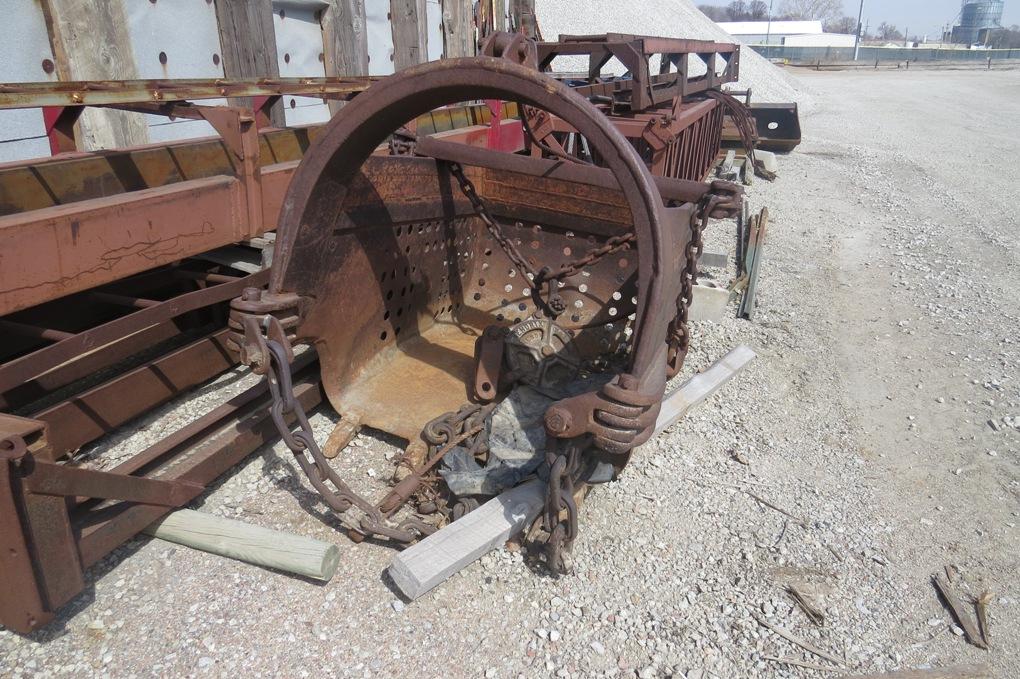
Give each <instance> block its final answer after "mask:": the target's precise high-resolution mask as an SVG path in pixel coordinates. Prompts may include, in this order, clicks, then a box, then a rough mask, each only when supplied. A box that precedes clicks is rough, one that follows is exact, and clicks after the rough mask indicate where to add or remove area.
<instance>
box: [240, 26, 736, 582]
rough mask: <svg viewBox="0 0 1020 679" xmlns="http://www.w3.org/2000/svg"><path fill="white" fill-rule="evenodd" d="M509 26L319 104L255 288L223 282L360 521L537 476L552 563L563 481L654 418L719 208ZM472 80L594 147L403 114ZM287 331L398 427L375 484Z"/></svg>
mask: <svg viewBox="0 0 1020 679" xmlns="http://www.w3.org/2000/svg"><path fill="white" fill-rule="evenodd" d="M510 42H511V47H512V49H504V50H502V53H500V52H501V50H499V49H496V50H495V52H493V51H492V50H490V52H493V53H495V54H497V56H485V57H477V58H466V59H450V60H444V61H441V62H433V63H429V64H425V65H422V66H419V67H415V68H412V69H408V70H406V71H402V72H400V73H398V74H396V75H394V76H391V77H389V78H386V79H385V80H383V81H381V82H379V83H378V84H376V85H373V86H372V87H371V88H370V89H369V90H368V91H367V92H365V93H363V94H361V95H359V96H358V97H356V98H355V99H354V100H353V101H352V102H351V103H350V104H348V105H347V106H346V107H345V108H344V109H343V110H342V111H341V112H340V113H339V114H338V115H337V116H336V117H335V118H334V119H333V121H332V122H331V123H329V125H328V127H327V129H326V130H325V132H324V133H323V134H322V135H321V136H320V137H319V138H318V139H317V140H316V142H315V143H314V144H313V146H312V147H311V148H310V149H309V150H308V152H307V154H306V156H305V158H304V160H303V161H302V163H301V165H300V167H299V168H298V169H297V172H296V174H295V176H294V179H293V181H292V183H291V185H290V189H289V192H288V193H287V195H286V198H285V200H284V203H283V209H282V214H281V217H280V221H279V227H278V232H277V250H276V255H275V257H276V259H275V261H274V264H273V270H272V278H271V283H270V285H269V289H268V291H260V290H249V291H247V292H246V293H245V295H244V296H243V297H242V298H239V299H237V300H235V301H234V303H233V305H232V315H231V325H232V328H233V331H234V334H233V341H234V344H235V346H236V348H237V349H238V350H239V351H240V352H241V355H242V358H243V360H244V361H245V362H247V363H249V364H250V365H252V366H254V368H255V369H256V371H259V372H263V373H266V374H267V375H268V377H269V380H270V385H271V387H272V389H273V393H274V397H275V399H276V408H275V410H274V416H276V420H277V423H278V426H280V427H281V430H282V432H283V434H284V438H285V440H286V441H287V443H288V445H290V447H291V449H292V450H293V451H294V452H295V455H296V456H297V459H298V462H299V463H300V464H301V466H302V467H303V469H304V471H305V472H306V473H307V474H308V475H309V478H310V480H311V482H312V483H313V485H315V487H316V488H317V490H319V492H320V493H321V494H322V495H323V498H324V500H325V501H326V502H327V504H329V505H330V506H331V507H332V508H333V509H335V510H337V511H339V512H344V513H346V514H345V515H346V517H347V518H345V519H344V522H345V525H347V526H349V527H350V528H351V533H352V535H353V536H355V537H357V538H358V539H360V538H361V537H363V536H367V535H375V536H382V537H387V538H391V539H394V540H398V541H404V542H409V541H413V540H415V539H417V538H418V537H420V536H421V535H423V534H427V533H430V532H432V531H434V530H435V529H436V528H437V527H438V526H439V525H441V524H442V523H443V522H444V521H448V520H450V519H451V518H455V517H456V516H459V515H460V514H462V513H463V512H464V511H467V510H470V509H471V508H472V507H473V506H477V502H478V500H479V499H484V498H485V497H488V496H491V495H493V494H495V493H497V492H499V491H501V490H503V489H506V488H507V487H509V486H512V485H514V484H516V483H520V482H521V481H523V480H524V479H526V478H532V477H535V476H537V477H538V478H542V479H544V480H545V481H547V482H548V484H549V491H548V498H549V499H548V500H547V503H546V510H545V512H544V518H543V520H542V526H541V529H542V530H539V531H538V532H539V533H541V534H542V536H543V537H542V539H543V540H544V541H546V542H548V543H549V545H550V549H549V554H551V555H552V556H550V557H549V560H550V566H551V567H553V568H557V567H560V566H561V565H562V558H561V557H560V556H559V555H560V554H561V553H562V551H563V549H564V548H565V547H569V544H570V541H571V539H572V538H573V535H574V532H575V531H576V508H575V505H574V497H573V496H574V495H576V493H577V492H578V490H579V489H580V488H582V487H584V485H585V484H587V483H590V482H595V481H599V480H608V479H610V478H612V477H613V475H614V474H615V473H617V472H618V471H619V470H620V469H622V467H623V466H624V464H625V462H626V460H627V457H628V455H629V453H630V451H631V450H632V449H633V448H634V447H635V446H636V445H639V444H640V443H642V442H643V441H644V440H646V439H647V438H648V436H649V435H650V434H651V432H652V429H653V426H654V422H655V417H656V415H657V413H658V409H659V405H660V403H661V399H662V396H663V392H664V389H665V384H666V380H667V375H668V374H673V373H674V372H675V371H676V370H677V369H678V368H679V364H680V363H681V362H682V360H683V355H684V352H685V351H686V305H687V303H688V302H689V291H690V284H691V280H692V276H693V273H694V272H693V270H692V268H691V265H690V264H691V262H692V261H693V254H692V253H693V251H694V249H695V247H696V242H695V240H696V239H697V238H698V236H697V233H698V231H699V229H700V226H701V224H702V222H703V219H704V217H705V216H706V214H712V216H718V213H721V212H725V211H726V210H727V209H728V207H727V205H724V201H723V199H722V198H720V197H719V196H717V195H714V194H712V193H711V191H710V190H709V189H710V187H709V185H707V184H701V183H698V182H685V181H681V180H663V179H661V178H659V179H654V178H653V177H652V176H651V175H650V173H649V171H648V169H647V168H646V167H645V165H644V164H643V163H642V160H641V158H640V157H639V156H638V154H637V153H636V152H635V150H634V148H633V146H632V145H631V144H630V143H629V142H628V141H627V139H626V138H624V136H623V135H621V134H620V132H619V131H617V129H616V128H615V127H614V126H613V124H612V122H611V121H610V119H609V118H608V117H607V116H606V115H605V114H603V113H601V112H600V111H599V110H597V109H596V108H595V106H593V105H592V104H591V103H590V102H589V101H588V100H587V99H585V98H584V97H582V96H580V95H578V94H576V93H574V92H572V91H571V90H570V89H568V88H567V87H566V86H564V85H562V84H560V83H558V82H557V81H555V80H553V79H551V78H549V77H547V76H545V75H543V74H541V73H539V72H538V71H537V70H535V69H534V68H529V67H527V66H526V65H522V64H521V63H514V62H515V61H517V62H523V61H526V58H523V57H521V58H515V59H513V60H511V59H510V58H508V54H510V55H511V56H517V57H520V55H524V57H526V46H525V48H523V49H521V50H520V51H519V52H515V51H514V49H516V47H513V45H514V44H517V45H518V46H519V41H517V40H511V41H510ZM475 100H501V101H508V102H515V103H517V105H518V106H519V107H520V106H531V107H535V108H536V109H541V110H544V111H547V112H548V113H549V114H551V115H553V116H556V117H558V118H560V119H562V120H563V121H565V122H566V123H567V124H569V125H570V126H571V127H572V128H573V129H575V130H576V131H577V134H578V135H579V136H580V137H583V139H584V140H585V141H586V148H590V150H591V157H593V158H598V159H600V163H601V166H597V165H595V164H593V163H590V162H586V160H585V159H584V158H577V157H570V158H568V157H559V156H556V155H553V156H551V157H550V156H549V154H548V153H545V152H544V151H543V149H541V148H536V147H532V148H531V149H530V150H531V151H532V153H530V154H522V153H508V152H500V151H496V150H489V149H486V148H478V147H476V146H472V145H469V144H463V143H453V142H450V141H443V140H442V136H441V135H438V136H419V135H416V134H415V132H414V125H413V122H412V121H414V120H415V119H416V118H417V117H418V116H420V115H422V114H425V113H427V112H429V111H433V110H435V109H437V108H439V107H443V106H447V105H451V104H456V103H460V102H467V101H475ZM526 131H527V128H526V126H525V132H526ZM526 146H529V145H528V144H526ZM545 150H546V151H548V150H549V149H545ZM543 156H545V157H543ZM660 189H661V190H660ZM664 196H666V198H664ZM299 343H309V344H312V345H314V346H315V348H316V350H317V353H318V356H319V361H320V365H321V371H322V378H323V380H322V382H323V388H324V390H325V392H326V394H327V396H328V398H329V401H330V403H331V404H332V405H333V407H334V408H335V409H336V410H337V411H338V412H339V413H340V415H341V424H340V426H341V427H345V426H346V427H348V431H354V430H356V428H357V427H358V426H368V427H373V428H376V429H379V430H383V431H386V432H389V433H391V434H394V435H396V436H398V437H401V438H403V439H406V440H407V441H408V442H409V444H408V448H407V452H406V453H405V455H404V458H403V460H402V465H403V466H404V467H405V468H406V470H405V473H404V474H403V475H401V480H399V482H398V483H397V484H396V486H395V487H394V488H393V489H392V490H391V491H390V492H389V494H388V495H387V496H386V497H384V498H383V499H382V501H380V502H371V501H369V500H366V499H365V498H363V497H360V496H359V495H357V494H356V493H354V492H353V491H352V490H351V489H350V487H349V486H347V485H346V484H345V483H344V481H343V479H342V474H340V473H338V472H337V471H335V470H334V469H333V468H332V467H331V466H330V465H329V464H328V462H327V460H326V459H325V456H324V455H323V454H322V451H321V450H320V448H319V446H318V444H317V443H316V442H315V440H314V438H313V437H312V434H311V429H310V427H308V424H307V418H305V417H304V414H303V413H302V412H300V406H298V405H296V404H295V402H294V401H293V399H291V398H290V396H289V393H288V392H289V365H288V364H289V360H290V358H291V357H292V356H293V354H292V352H291V346H293V345H296V344H299ZM290 415H294V416H295V417H296V418H297V424H295V425H294V427H295V429H294V430H292V429H291V428H290V426H288V425H287V417H288V416H290ZM412 509H413V510H414V511H412ZM349 510H350V512H349Z"/></svg>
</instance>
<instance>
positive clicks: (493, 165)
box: [417, 128, 711, 203]
mask: <svg viewBox="0 0 1020 679" xmlns="http://www.w3.org/2000/svg"><path fill="white" fill-rule="evenodd" d="M571 129H572V128H571ZM417 150H418V153H420V154H422V155H424V156H429V157H432V158H435V159H436V160H446V161H450V162H456V163H461V164H463V165H472V166H475V167H484V168H487V169H491V170H497V171H502V172H514V173H517V174H522V175H528V176H531V177H546V178H549V179H561V180H563V181H568V182H576V183H578V184H587V185H590V186H597V187H599V188H602V189H605V190H607V191H614V192H617V191H619V189H620V186H619V182H618V181H617V180H616V178H615V177H614V176H613V174H612V173H611V172H610V171H609V170H606V169H605V168H601V167H595V166H593V165H580V164H577V163H567V162H563V161H560V160H546V159H542V158H533V157H531V156H523V155H511V154H506V153H495V152H493V151H488V150H486V149H480V148H472V147H470V146H465V145H464V144H453V143H450V142H444V141H439V140H437V139H435V138H433V137H422V138H420V139H419V140H418V146H417ZM654 179H655V184H656V186H658V188H659V192H660V193H661V194H662V197H663V198H664V199H666V200H675V201H680V202H686V203H696V202H698V201H699V200H701V199H702V198H703V197H704V196H705V194H706V193H708V191H709V189H710V188H711V187H710V186H709V185H708V184H705V183H704V182H695V181H685V180H680V179H670V178H667V177H655V178H654Z"/></svg>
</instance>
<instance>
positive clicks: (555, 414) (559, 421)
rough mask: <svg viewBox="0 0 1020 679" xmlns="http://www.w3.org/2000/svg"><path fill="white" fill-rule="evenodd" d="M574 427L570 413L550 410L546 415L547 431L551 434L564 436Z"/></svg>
mask: <svg viewBox="0 0 1020 679" xmlns="http://www.w3.org/2000/svg"><path fill="white" fill-rule="evenodd" d="M572 425H573V419H572V418H571V417H570V413H569V412H568V411H566V410H564V409H562V408H556V407H553V408H550V409H549V410H547V411H546V413H545V429H546V431H548V432H549V433H550V434H553V435H556V434H563V433H566V432H567V430H568V429H570V427H571V426H572Z"/></svg>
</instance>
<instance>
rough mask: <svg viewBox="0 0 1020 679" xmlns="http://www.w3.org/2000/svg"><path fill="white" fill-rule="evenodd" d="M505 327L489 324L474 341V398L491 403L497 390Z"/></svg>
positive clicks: (501, 365)
mask: <svg viewBox="0 0 1020 679" xmlns="http://www.w3.org/2000/svg"><path fill="white" fill-rule="evenodd" d="M505 339H506V328H503V327H500V326H496V325H490V326H489V327H488V328H486V329H485V332H483V333H482V336H481V337H479V338H478V341H477V342H476V343H475V389H474V391H475V398H477V399H478V400H479V401H480V402H482V403H491V402H492V401H494V400H495V398H496V394H497V393H498V392H499V377H500V371H501V369H502V367H503V347H504V346H505Z"/></svg>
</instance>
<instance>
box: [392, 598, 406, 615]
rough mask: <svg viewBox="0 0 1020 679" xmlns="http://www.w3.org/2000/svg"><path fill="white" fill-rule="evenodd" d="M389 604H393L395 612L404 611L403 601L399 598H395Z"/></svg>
mask: <svg viewBox="0 0 1020 679" xmlns="http://www.w3.org/2000/svg"><path fill="white" fill-rule="evenodd" d="M390 605H391V606H393V610H395V611H396V612H397V613H403V612H404V602H403V601H401V600H400V599H395V600H394V601H393V603H392V604H390Z"/></svg>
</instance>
